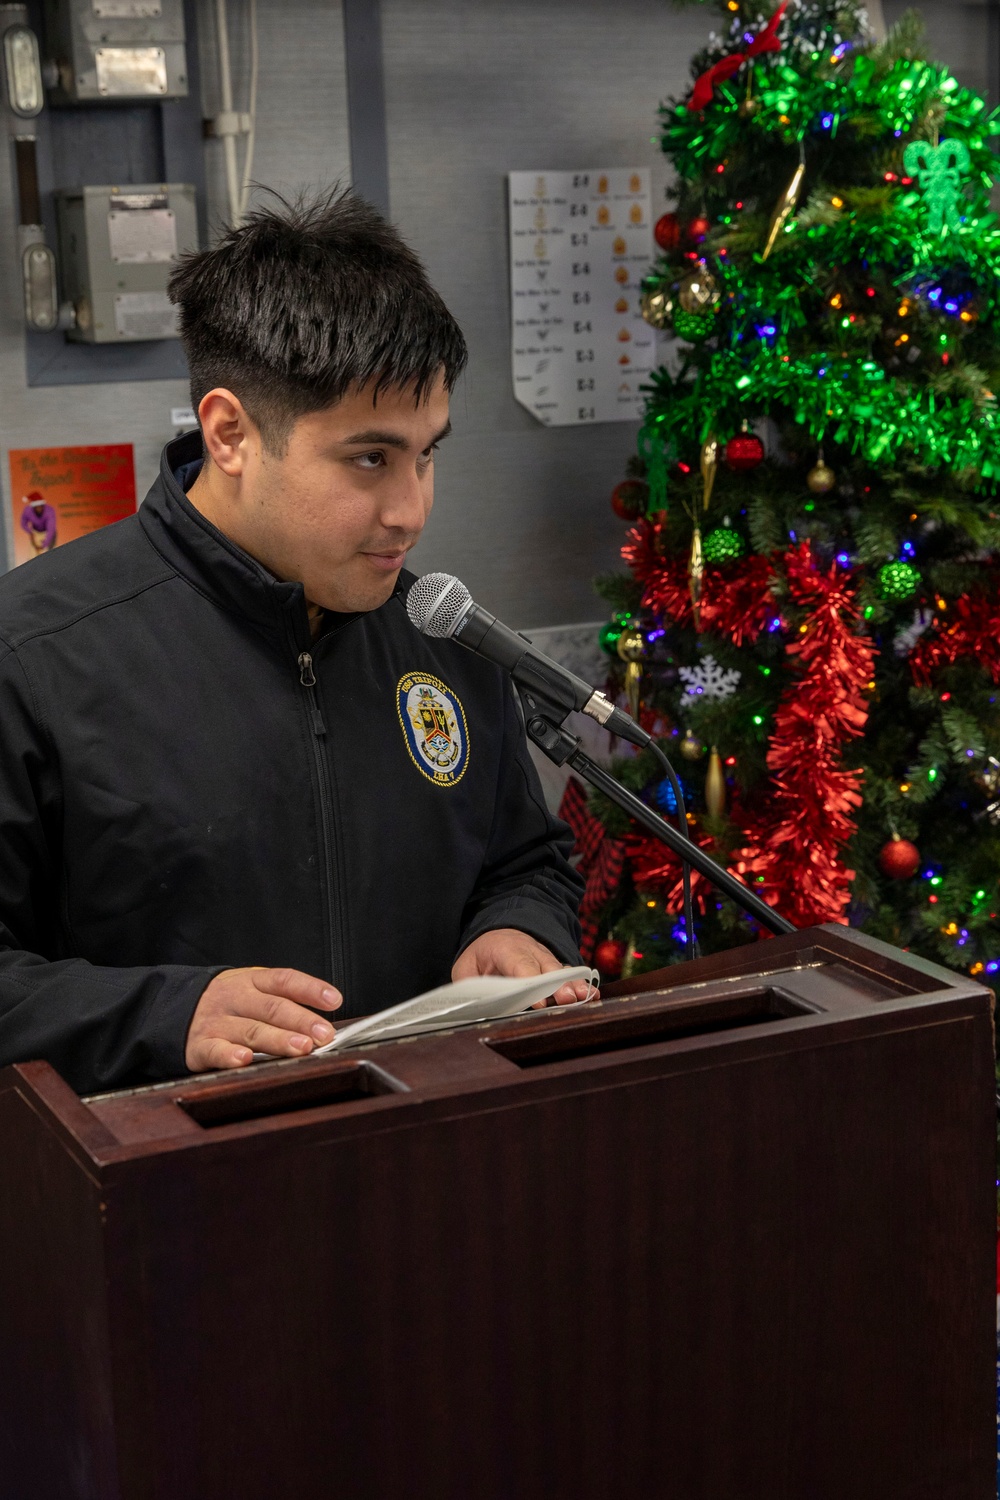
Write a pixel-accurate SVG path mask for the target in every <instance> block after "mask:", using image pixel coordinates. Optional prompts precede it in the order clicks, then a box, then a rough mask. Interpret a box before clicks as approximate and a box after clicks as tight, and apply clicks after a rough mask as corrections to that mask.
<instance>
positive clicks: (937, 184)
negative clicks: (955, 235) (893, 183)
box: [903, 141, 972, 234]
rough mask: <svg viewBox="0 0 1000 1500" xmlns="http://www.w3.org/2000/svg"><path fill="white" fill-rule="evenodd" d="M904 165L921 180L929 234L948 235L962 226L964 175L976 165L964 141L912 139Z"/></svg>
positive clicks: (904, 157) (905, 153) (913, 175)
mask: <svg viewBox="0 0 1000 1500" xmlns="http://www.w3.org/2000/svg"><path fill="white" fill-rule="evenodd" d="M903 165H904V167H905V168H906V170H907V172H908V173H909V174H910V176H911V177H916V178H918V179H919V181H920V190H921V192H922V193H923V195H924V204H925V206H926V209H927V233H928V234H947V232H948V230H958V229H961V227H962V219H961V215H960V214H959V211H958V210H959V204H963V206H964V202H963V196H962V175H963V173H966V172H968V170H969V168H970V166H971V165H972V159H971V157H970V155H969V148H968V146H966V145H965V143H964V141H941V142H940V143H939V144H938V145H937V146H932V145H931V144H930V142H929V141H911V142H910V144H909V145H908V146H907V148H906V150H905V151H904V153H903Z"/></svg>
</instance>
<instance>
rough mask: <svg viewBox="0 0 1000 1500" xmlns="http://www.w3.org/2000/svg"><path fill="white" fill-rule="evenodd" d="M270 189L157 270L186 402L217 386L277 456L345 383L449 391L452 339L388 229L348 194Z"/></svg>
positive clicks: (452, 331) (458, 353) (453, 330)
mask: <svg viewBox="0 0 1000 1500" xmlns="http://www.w3.org/2000/svg"><path fill="white" fill-rule="evenodd" d="M271 198H272V200H273V202H271V203H268V205H267V206H266V207H258V208H256V209H255V210H254V211H253V212H252V213H251V214H250V215H249V216H248V218H247V219H246V221H245V222H244V223H243V224H241V225H240V226H239V228H236V229H230V230H228V231H227V232H226V233H225V234H224V235H223V237H222V238H221V239H220V240H219V242H218V243H217V244H216V245H214V246H213V247H212V249H211V250H196V251H193V252H192V253H190V254H188V255H185V256H183V257H182V259H181V260H180V262H179V263H178V265H177V266H176V267H175V269H174V271H173V274H172V275H171V277H170V288H169V289H170V298H171V300H172V301H173V302H176V303H177V304H178V307H179V309H180V331H181V339H182V341H183V344H184V350H185V353H186V354H187V358H188V366H189V369H190V372H191V400H192V403H193V405H194V408H195V410H196V411H197V409H198V404H199V402H200V401H201V399H202V397H203V396H204V395H205V394H206V393H207V392H208V391H210V390H213V389H214V387H215V386H224V387H225V388H226V389H227V390H231V391H232V392H233V394H234V395H235V396H238V397H239V399H240V401H241V402H242V403H243V405H244V406H245V407H246V410H247V412H248V413H249V415H250V416H251V417H252V419H253V420H254V422H255V423H256V424H257V426H258V427H259V429H260V433H261V437H262V440H263V442H264V444H265V446H266V447H267V448H268V449H269V450H270V451H272V452H276V453H281V452H282V451H284V449H285V446H286V444H287V442H288V436H289V433H290V432H291V430H292V427H293V426H294V424H295V422H296V420H297V419H298V418H299V417H302V416H305V415H306V414H307V413H309V412H314V411H322V410H324V409H325V408H327V407H329V406H332V405H334V403H335V402H337V401H339V400H341V399H342V397H343V396H345V395H346V393H347V392H348V390H350V389H351V388H352V387H357V388H362V387H363V388H366V389H370V390H371V393H372V399H373V401H374V400H375V399H376V398H377V397H378V395H379V394H380V393H381V392H383V391H385V390H388V389H391V388H395V389H400V390H407V389H409V388H411V387H412V389H413V394H414V400H415V401H416V402H419V401H420V400H421V398H422V397H423V396H425V395H426V393H427V392H428V390H429V389H430V387H431V386H432V385H433V383H434V381H435V380H436V379H437V377H438V375H439V373H442V372H443V374H444V380H445V385H446V387H447V389H448V390H451V389H452V387H453V386H454V384H455V381H456V380H457V379H458V377H459V375H460V374H461V373H462V370H463V369H464V368H465V363H466V360H467V359H468V351H467V349H466V345H465V339H464V338H463V336H462V331H461V329H460V328H459V326H458V324H457V323H456V322H455V319H454V318H453V317H452V315H451V313H450V312H449V311H448V309H447V308H446V307H445V305H444V303H443V302H442V300H441V298H440V297H439V296H438V294H437V292H436V291H435V290H434V288H433V287H432V286H431V284H430V282H429V281H428V280H427V274H426V272H425V271H424V268H423V266H422V265H421V264H420V261H419V260H418V259H417V257H416V255H415V254H414V253H413V251H412V250H411V249H410V248H409V246H408V245H407V244H405V242H404V241H403V239H402V237H401V236H400V234H399V233H398V231H397V230H396V229H394V228H393V226H392V225H391V224H389V223H388V222H387V221H386V220H385V219H384V218H383V217H382V215H381V214H380V213H379V212H378V210H377V209H374V208H372V206H371V205H370V204H368V203H366V202H364V200H363V199H361V198H358V197H355V195H354V194H353V193H352V192H350V191H346V192H345V191H341V190H339V189H334V190H333V191H332V192H329V193H325V194H323V195H322V196H321V197H318V198H312V199H306V198H300V199H297V200H296V201H295V202H291V203H290V202H288V201H287V200H285V199H284V198H281V197H279V196H278V195H277V194H271Z"/></svg>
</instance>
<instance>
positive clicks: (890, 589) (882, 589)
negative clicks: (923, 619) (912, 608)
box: [878, 562, 921, 604]
mask: <svg viewBox="0 0 1000 1500" xmlns="http://www.w3.org/2000/svg"><path fill="white" fill-rule="evenodd" d="M920 583H921V579H920V572H919V569H917V568H915V567H914V566H913V564H912V563H908V562H890V563H886V564H885V566H884V567H882V568H879V570H878V591H879V593H880V594H881V595H882V598H883V599H885V600H886V602H887V603H889V604H902V603H903V602H904V601H905V600H906V599H912V598H913V596H914V594H915V593H916V592H917V589H918V588H919V587H920Z"/></svg>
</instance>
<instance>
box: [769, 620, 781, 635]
mask: <svg viewBox="0 0 1000 1500" xmlns="http://www.w3.org/2000/svg"><path fill="white" fill-rule="evenodd" d="M767 629H768V634H769V635H773V634H774V632H775V631H776V630H780V629H781V621H780V620H772V621H771V623H770V625H769V626H768V627H767Z"/></svg>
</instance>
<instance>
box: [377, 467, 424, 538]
mask: <svg viewBox="0 0 1000 1500" xmlns="http://www.w3.org/2000/svg"><path fill="white" fill-rule="evenodd" d="M429 509H430V495H429V493H428V489H427V480H426V479H424V478H421V476H420V475H419V474H418V473H417V471H416V469H407V470H406V471H405V472H404V473H402V474H401V475H400V476H399V478H398V479H397V481H396V483H395V484H394V485H393V486H392V488H391V491H390V492H389V494H387V495H386V497H385V500H384V502H383V505H382V510H381V515H380V517H379V519H380V520H381V522H382V525H383V526H384V527H385V528H386V530H391V531H408V532H411V533H416V532H419V531H421V530H422V529H423V525H424V522H425V521H426V519H427V512H428V510H429Z"/></svg>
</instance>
